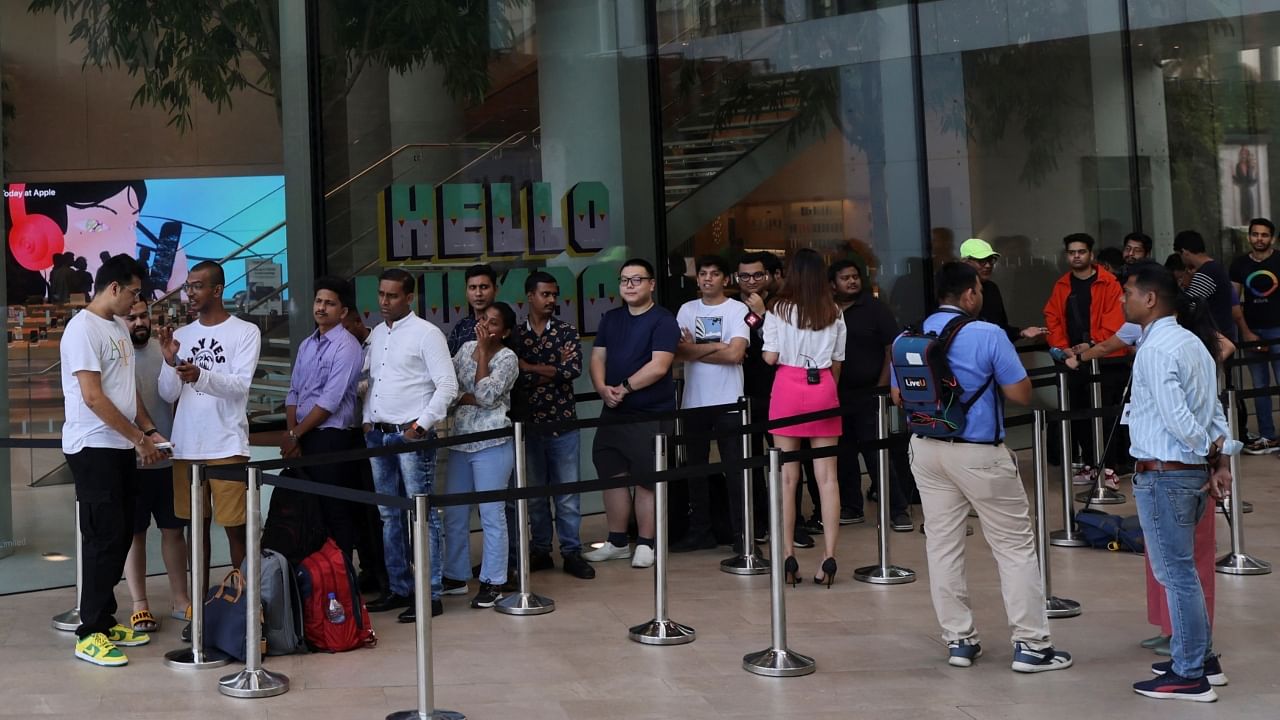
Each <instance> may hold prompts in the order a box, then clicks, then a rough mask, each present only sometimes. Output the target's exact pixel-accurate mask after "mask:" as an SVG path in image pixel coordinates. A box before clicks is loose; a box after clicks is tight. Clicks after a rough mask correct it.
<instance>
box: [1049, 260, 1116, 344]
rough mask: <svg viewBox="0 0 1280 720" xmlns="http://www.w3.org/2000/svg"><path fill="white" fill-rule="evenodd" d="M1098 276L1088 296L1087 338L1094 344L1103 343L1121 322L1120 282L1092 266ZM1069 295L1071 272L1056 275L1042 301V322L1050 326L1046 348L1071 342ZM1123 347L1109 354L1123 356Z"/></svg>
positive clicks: (1103, 270) (1106, 272)
mask: <svg viewBox="0 0 1280 720" xmlns="http://www.w3.org/2000/svg"><path fill="white" fill-rule="evenodd" d="M1095 269H1096V270H1097V271H1098V278H1097V279H1096V280H1094V281H1093V286H1092V292H1091V295H1090V298H1089V339H1090V340H1092V341H1093V342H1095V343H1099V342H1102V341H1103V340H1106V339H1107V338H1109V337H1111V336H1112V335H1115V334H1116V331H1117V330H1119V329H1120V326H1121V325H1123V324H1124V306H1123V304H1122V303H1123V295H1124V290H1123V289H1122V288H1121V287H1120V281H1118V280H1116V276H1115V275H1112V274H1111V273H1110V272H1108V271H1107V270H1105V269H1103V268H1101V267H1097V266H1095ZM1070 294H1071V273H1070V272H1067V274H1065V275H1063V276H1062V277H1060V278H1058V281H1057V282H1056V283H1054V284H1053V292H1052V293H1050V294H1049V302H1047V303H1045V304H1044V324H1045V327H1047V328H1049V338H1048V339H1049V347H1056V348H1067V347H1070V346H1071V341H1070V339H1069V338H1068V337H1067V296H1069V295H1070ZM1124 355H1125V351H1124V350H1119V351H1117V352H1114V353H1112V354H1111V355H1108V357H1123V356H1124Z"/></svg>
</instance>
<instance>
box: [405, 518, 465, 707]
mask: <svg viewBox="0 0 1280 720" xmlns="http://www.w3.org/2000/svg"><path fill="white" fill-rule="evenodd" d="M430 513H431V508H430V506H429V505H428V504H427V496H426V495H414V496H413V608H414V612H415V613H416V614H417V616H418V622H417V624H416V627H417V631H418V632H417V642H416V643H415V648H416V650H417V659H418V708H417V709H416V710H397V711H396V712H393V713H391V714H390V715H388V716H387V720H465V718H466V715H463V714H462V713H460V712H457V711H454V710H440V709H439V708H437V707H436V688H435V674H434V672H433V671H432V668H431V552H430V550H431V547H430V544H431V537H430V534H429V533H430V528H429V527H428V525H427V523H428V522H430V521H429V519H428V518H430Z"/></svg>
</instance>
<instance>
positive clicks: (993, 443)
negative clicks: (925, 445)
mask: <svg viewBox="0 0 1280 720" xmlns="http://www.w3.org/2000/svg"><path fill="white" fill-rule="evenodd" d="M916 437H918V438H922V439H924V440H937V441H938V442H944V443H960V444H962V445H990V446H992V447H1000V446H1001V445H1003V444H1004V441H1003V440H995V441H991V440H965V439H964V438H958V437H957V438H940V437H930V436H928V435H916Z"/></svg>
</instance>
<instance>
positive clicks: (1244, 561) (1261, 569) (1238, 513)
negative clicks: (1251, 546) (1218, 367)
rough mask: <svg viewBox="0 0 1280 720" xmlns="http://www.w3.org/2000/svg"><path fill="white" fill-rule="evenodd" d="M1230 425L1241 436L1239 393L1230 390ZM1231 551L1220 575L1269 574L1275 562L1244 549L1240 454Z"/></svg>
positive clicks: (1235, 458) (1235, 460)
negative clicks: (1259, 557)
mask: <svg viewBox="0 0 1280 720" xmlns="http://www.w3.org/2000/svg"><path fill="white" fill-rule="evenodd" d="M1227 425H1228V426H1229V427H1230V428H1231V437H1233V438H1238V437H1240V427H1239V425H1240V423H1239V419H1238V417H1237V415H1236V391H1235V390H1228V391H1227ZM1230 462H1231V503H1230V507H1231V552H1229V553H1227V554H1226V555H1223V556H1222V557H1221V558H1218V562H1217V563H1216V565H1217V569H1218V572H1220V573H1223V574H1224V575H1269V574H1270V573H1271V563H1269V562H1266V561H1265V560H1259V559H1257V558H1255V557H1252V556H1251V555H1249V553H1247V552H1245V550H1244V512H1243V510H1244V501H1243V500H1241V499H1240V454H1239V453H1236V454H1235V455H1232V456H1231V460H1230Z"/></svg>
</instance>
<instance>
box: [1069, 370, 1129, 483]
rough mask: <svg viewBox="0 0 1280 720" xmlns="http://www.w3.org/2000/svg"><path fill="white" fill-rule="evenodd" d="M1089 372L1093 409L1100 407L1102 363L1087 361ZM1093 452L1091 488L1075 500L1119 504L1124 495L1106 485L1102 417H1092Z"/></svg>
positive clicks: (1104, 435) (1104, 433) (1105, 445)
mask: <svg viewBox="0 0 1280 720" xmlns="http://www.w3.org/2000/svg"><path fill="white" fill-rule="evenodd" d="M1089 372H1091V373H1093V382H1092V383H1091V384H1090V386H1089V396H1090V398H1091V399H1092V400H1093V409H1094V410H1097V409H1098V408H1100V407H1102V374H1101V373H1102V365H1101V363H1099V362H1098V360H1097V359H1096V358H1095V359H1093V360H1091V361H1089ZM1093 452H1094V454H1095V458H1094V460H1095V465H1094V468H1095V472H1097V473H1098V476H1097V477H1096V478H1094V481H1093V489H1092V490H1089V491H1087V492H1082V493H1080V494H1079V495H1077V496H1076V500H1079V501H1080V502H1087V503H1090V504H1092V505H1119V504H1120V503H1122V502H1124V501H1125V498H1124V495H1123V494H1121V493H1118V492H1116V491H1115V490H1112V489H1111V488H1109V487H1107V484H1106V477H1107V458H1106V454H1107V437H1106V431H1105V430H1104V424H1103V420H1102V417H1101V416H1099V417H1095V418H1094V419H1093Z"/></svg>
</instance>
